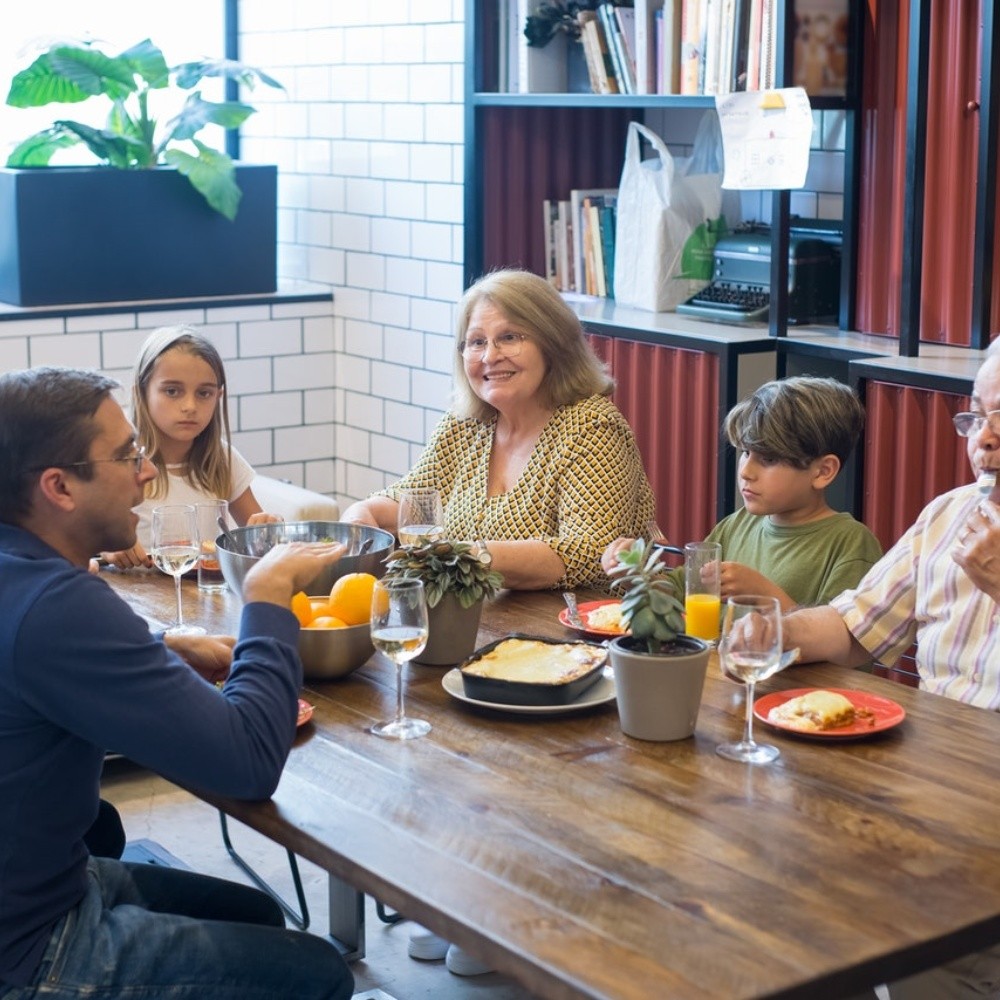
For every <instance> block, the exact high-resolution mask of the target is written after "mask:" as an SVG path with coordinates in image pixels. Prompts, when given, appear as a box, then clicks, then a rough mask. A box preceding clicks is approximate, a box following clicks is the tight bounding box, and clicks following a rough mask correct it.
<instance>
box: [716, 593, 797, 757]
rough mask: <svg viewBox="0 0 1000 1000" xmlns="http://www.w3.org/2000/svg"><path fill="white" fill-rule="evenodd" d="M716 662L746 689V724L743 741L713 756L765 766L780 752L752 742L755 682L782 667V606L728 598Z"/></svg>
mask: <svg viewBox="0 0 1000 1000" xmlns="http://www.w3.org/2000/svg"><path fill="white" fill-rule="evenodd" d="M719 662H720V664H721V666H722V670H723V672H724V673H725V674H727V675H728V676H729V677H732V678H733V680H737V681H742V682H743V683H744V684H746V687H747V721H746V731H745V733H744V735H743V739H742V740H739V741H738V742H736V743H723V744H722V745H721V746H718V747H716V748H715V749H716V753H719V754H721V755H722V756H723V757H728V758H729V759H730V760H739V761H743V762H745V763H749V764H767V763H768V762H769V761H772V760H774V758H775V757H777V756H778V755H779V753H780V752H781V751H780V750H778V748H777V747H775V746H770V745H769V744H766V743H755V742H754V739H753V692H754V685H756V683H757V681H762V680H765V679H766V678H768V677H770V676H771V675H772V674H775V673H777V672H778V670H779V669H780V668H781V605H780V603H779V602H778V599H777V598H776V597H759V596H757V595H755V594H742V595H740V596H738V597H731V598H729V600H728V602H727V603H726V608H725V612H724V614H723V619H722V636H721V638H720V639H719Z"/></svg>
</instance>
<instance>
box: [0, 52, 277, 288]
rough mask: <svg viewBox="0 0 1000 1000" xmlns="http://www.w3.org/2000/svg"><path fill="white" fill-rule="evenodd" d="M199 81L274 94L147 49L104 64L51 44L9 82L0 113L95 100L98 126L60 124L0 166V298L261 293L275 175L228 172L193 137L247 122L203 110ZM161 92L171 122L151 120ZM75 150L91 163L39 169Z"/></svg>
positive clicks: (265, 80)
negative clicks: (173, 97) (172, 62)
mask: <svg viewBox="0 0 1000 1000" xmlns="http://www.w3.org/2000/svg"><path fill="white" fill-rule="evenodd" d="M208 78H222V79H227V80H236V81H238V82H239V83H241V84H243V85H244V86H247V87H252V86H253V85H254V84H255V83H262V84H264V85H266V86H269V87H277V88H280V87H281V84H279V83H278V82H277V81H276V80H274V79H272V78H271V77H270V76H268V75H267V74H265V73H263V72H261V71H260V70H258V69H254V68H253V67H250V66H246V65H244V64H242V63H238V62H234V61H231V60H226V59H218V60H201V61H197V62H189V63H183V64H181V65H178V66H169V65H168V64H167V62H166V59H165V58H164V56H163V53H162V52H161V51H160V49H159V48H157V47H156V46H155V45H154V44H153V43H152V42H151V41H150V40H149V39H146V40H144V41H142V42H139V43H138V44H137V45H133V46H132V47H131V48H129V49H126V50H125V51H124V52H121V53H120V54H117V55H113V54H108V53H105V52H102V51H101V50H100V49H98V48H97V47H95V46H93V45H91V44H89V43H82V44H79V45H71V44H62V43H61V44H56V45H53V46H52V47H51V48H49V49H48V50H47V51H45V52H43V53H41V54H40V55H39V56H38V57H37V58H36V59H35V60H34V61H33V62H32V63H31V65H30V66H28V67H27V68H26V69H24V70H22V71H21V72H19V73H18V74H17V75H16V76H15V77H14V79H13V81H12V83H11V87H10V92H9V94H8V96H7V103H8V104H9V105H12V106H14V107H22V108H28V107H41V106H43V105H48V104H52V103H61V104H76V103H80V102H85V101H88V100H103V101H104V102H106V104H107V117H106V119H105V123H104V126H103V127H99V128H98V127H94V126H92V125H88V124H85V123H83V122H79V121H73V120H70V119H68V118H60V119H58V120H56V121H55V122H54V123H53V124H52V125H50V126H49V127H48V128H46V129H44V130H43V131H41V132H38V133H36V134H35V135H32V136H30V137H28V138H27V139H25V140H24V141H23V142H21V143H20V144H19V145H18V146H17V147H16V148H15V149H14V150H13V152H12V153H11V154H10V156H9V157H8V159H7V165H6V168H5V169H4V170H3V171H2V172H0V212H2V213H3V218H4V220H5V223H4V229H3V230H2V231H0V299H3V300H5V301H8V302H14V303H15V304H17V305H49V304H55V303H65V302H89V301H109V300H114V299H120V300H134V299H148V298H180V297H190V296H195V295H220V294H231V293H241V292H264V291H273V290H274V288H275V284H276V282H275V244H276V203H277V171H276V168H275V167H273V166H251V165H244V164H235V163H234V162H233V161H232V160H231V159H230V157H229V156H228V155H227V154H226V153H224V152H221V151H220V150H216V149H213V148H211V147H210V146H208V145H206V143H204V142H203V141H202V140H200V139H199V138H197V135H198V133H199V132H200V131H201V129H202V128H203V127H204V126H206V125H210V124H214V125H219V126H221V127H223V128H225V129H232V128H237V127H238V126H239V125H240V124H241V123H242V122H243V121H245V120H246V119H247V118H248V117H249V116H250V115H251V114H253V112H254V109H253V108H252V107H251V106H250V105H248V104H243V103H241V102H239V101H223V102H221V103H214V102H211V101H206V100H204V99H203V98H202V96H201V91H200V90H199V89H197V88H198V86H199V84H201V82H202V81H203V80H205V79H208ZM170 90H173V91H175V92H179V93H178V95H177V96H178V97H180V96H185V97H186V99H185V100H184V102H183V104H182V106H180V107H179V109H178V110H177V113H176V114H175V115H174V116H173V117H169V118H168V117H167V116H165V115H163V116H158V115H157V114H156V113H155V112H154V104H155V103H156V101H157V100H163V97H164V95H163V93H162V92H164V91H170ZM167 96H168V97H169V93H168V94H167ZM80 144H82V145H85V146H86V147H87V148H88V149H89V150H90V152H91V153H93V154H94V156H95V157H96V159H97V164H96V165H94V166H86V165H85V166H54V165H51V158H52V156H53V154H54V153H56V152H57V151H58V150H62V149H66V148H68V147H71V146H76V145H80ZM144 241H145V242H144ZM35 268H37V269H38V270H37V271H36V270H35Z"/></svg>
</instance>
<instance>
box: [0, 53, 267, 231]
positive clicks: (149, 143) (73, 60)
mask: <svg viewBox="0 0 1000 1000" xmlns="http://www.w3.org/2000/svg"><path fill="white" fill-rule="evenodd" d="M211 77H217V78H222V79H227V80H237V81H239V82H240V83H241V84H243V85H244V86H246V87H249V88H251V89H252V88H253V86H254V84H255V83H257V82H260V83H263V84H266V85H267V86H269V87H276V88H279V89H283V88H282V87H281V84H280V83H278V81H277V80H274V79H273V78H272V77H270V76H268V75H267V74H266V73H263V72H262V71H261V70H259V69H255V68H253V67H251V66H245V65H244V64H243V63H239V62H234V61H232V60H229V59H205V60H200V61H197V62H188V63H182V64H180V65H179V66H168V65H167V62H166V59H165V58H164V56H163V53H162V52H161V51H160V49H159V48H157V47H156V46H155V45H154V44H153V43H152V41H150V40H149V39H148V38H147V39H145V40H144V41H141V42H139V43H138V44H137V45H133V46H132V47H131V48H129V49H126V50H125V51H124V52H122V53H120V54H118V55H108V54H107V53H105V52H102V51H101V50H100V49H98V48H95V47H94V46H93V45H91V44H90V43H84V44H82V45H65V44H57V45H53V46H52V47H51V48H50V49H48V51H46V52H43V53H42V54H41V55H39V56H38V57H37V58H36V59H35V60H34V62H32V64H31V65H30V66H29V67H28V68H27V69H24V70H22V71H21V72H20V73H18V74H17V75H16V76H15V77H14V79H13V81H12V82H11V86H10V92H9V93H8V95H7V103H8V104H9V105H11V106H12V107H16V108H37V107H42V106H44V105H48V104H78V103H80V102H83V101H88V100H90V99H92V98H104V99H106V100H107V101H108V102H109V104H110V107H109V108H108V115H107V119H106V121H105V125H104V127H103V128H94V127H93V126H91V125H86V124H84V123H82V122H77V121H71V120H69V119H58V120H57V121H55V122H54V123H53V124H52V125H50V126H49V127H48V128H46V129H44V130H42V131H41V132H37V133H36V134H35V135H32V136H29V137H28V138H27V139H25V140H24V141H23V142H21V143H20V144H19V145H18V146H17V147H15V149H14V151H13V152H12V153H11V154H10V156H9V157H8V159H7V166H8V167H38V166H46V165H48V163H49V161H50V159H51V157H52V155H53V154H54V153H55V152H56V151H57V150H60V149H65V148H67V147H69V146H75V145H77V144H78V143H83V144H85V145H86V146H87V148H88V149H89V150H90V151H91V152H92V153H93V154H94V156H95V157H97V159H98V161H99V162H101V163H104V164H106V165H107V166H111V167H118V168H120V169H148V168H151V167H156V166H162V165H168V166H172V167H175V168H176V169H177V170H179V171H180V172H181V173H182V174H184V175H185V176H186V177H187V178H188V180H189V181H190V182H191V184H192V185H193V186H194V188H195V189H196V190H197V191H199V192H200V193H201V195H202V196H203V197H204V198H205V200H206V201H207V202H208V203H209V205H211V206H212V208H214V209H215V210H216V211H217V212H220V213H222V215H224V216H225V217H226V218H227V219H233V218H235V217H236V212H237V210H238V208H239V203H240V189H239V186H238V185H237V183H236V179H235V174H234V164H233V161H232V160H231V159H230V158H229V156H227V155H226V154H225V153H223V152H221V151H220V150H217V149H212V148H211V147H210V146H207V145H205V143H203V142H201V141H200V140H198V139H197V138H195V137H196V136H197V134H198V132H200V131H201V129H202V128H204V127H205V126H206V125H220V126H222V127H223V128H226V129H232V128H237V127H239V126H240V125H241V124H242V123H243V122H244V121H246V119H247V118H249V116H250V115H252V114H253V113H254V108H252V107H251V106H250V105H249V104H243V103H241V102H239V101H224V102H222V103H214V102H211V101H206V100H204V99H203V98H202V96H201V91H200V90H196V89H194V88H196V87H197V86H198V84H199V83H201V81H202V80H204V79H206V78H211ZM171 81H172V82H173V85H174V86H175V87H177V88H179V89H180V90H182V91H188V92H189V94H188V97H187V99H186V100H185V102H184V104H183V107H181V109H180V111H179V112H178V113H177V114H176V115H175V116H174V117H173V118H170V119H169V120H167V121H166V122H163V121H160V120H158V119H157V118H156V117H154V116H153V114H152V108H151V106H150V98H151V97H153V96H154V95H155V93H156V92H157V91H161V90H166V89H167V88H169V87H170V85H171ZM183 142H190V143H191V148H187V149H186V148H183V147H182V146H180V145H178V144H179V143H183Z"/></svg>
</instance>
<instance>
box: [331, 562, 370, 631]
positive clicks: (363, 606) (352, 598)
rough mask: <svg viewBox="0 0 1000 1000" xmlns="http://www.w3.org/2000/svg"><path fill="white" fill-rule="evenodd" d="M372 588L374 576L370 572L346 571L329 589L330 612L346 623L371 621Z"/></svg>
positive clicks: (356, 623)
mask: <svg viewBox="0 0 1000 1000" xmlns="http://www.w3.org/2000/svg"><path fill="white" fill-rule="evenodd" d="M374 589H375V577H373V576H372V575H371V573H347V574H346V575H344V576H342V577H340V579H339V580H337V582H336V583H334V585H333V589H332V590H331V591H330V614H332V615H333V616H334V617H336V618H340V619H341V620H342V621H344V622H346V623H347V624H348V625H362V624H364V623H365V622H368V621H371V617H372V591H373V590H374Z"/></svg>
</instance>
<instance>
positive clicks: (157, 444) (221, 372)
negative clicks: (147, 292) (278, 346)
mask: <svg viewBox="0 0 1000 1000" xmlns="http://www.w3.org/2000/svg"><path fill="white" fill-rule="evenodd" d="M175 348H176V349H177V350H180V351H185V352H186V353H188V354H193V355H194V356H195V357H198V358H201V360H202V361H204V362H205V363H206V364H207V365H208V366H209V367H210V368H211V369H212V371H213V372H214V373H215V378H216V381H217V382H218V384H219V389H220V390H221V391H220V394H219V398H218V400H217V402H216V405H215V412H214V413H213V414H212V419H211V421H210V422H209V424H208V426H207V427H206V428H205V429H204V430H203V431H202V432H201V433H200V434H199V435H198V436H197V437H196V438H195V439H194V441H192V442H191V451H190V453H189V454H188V467H187V471H186V473H185V474H184V478H185V479H186V480H187V481H188V482H189V483H190V484H191V485H192V486H194V487H197V488H198V489H201V490H204V491H205V492H206V493H211V494H212V495H213V496H217V497H223V498H226V497H228V496H229V494H230V493H231V492H232V449H231V447H230V444H229V407H228V405H227V402H226V392H225V388H226V372H225V369H224V368H223V366H222V357H221V355H220V354H219V352H218V351H217V350H216V348H215V345H214V344H213V343H212V342H211V341H210V340H207V339H206V338H205V337H203V336H202V335H201V334H200V333H198V331H197V330H195V329H194V327H191V326H184V325H178V326H162V327H160V328H159V329H157V330H154V331H153V332H152V333H151V334H150V335H149V336H148V337H147V338H146V341H145V343H143V345H142V347H141V348H140V350H139V357H138V359H137V360H136V363H135V371H134V378H133V382H132V419H133V420H134V421H135V427H136V433H137V435H138V440H139V444H140V445H142V446H143V447H144V448H145V449H146V455H147V456H148V458H149V460H150V461H151V462H152V463H153V464H154V465H155V466H156V479H154V480H152V481H151V482H150V483H149V484H148V485H147V487H146V496H147V497H151V498H154V499H155V498H157V497H163V496H166V495H167V468H166V464H165V462H164V461H163V450H162V444H161V438H160V430H159V428H158V427H157V426H156V424H155V423H154V422H153V419H152V417H151V416H150V415H149V403H148V401H147V399H146V394H147V392H148V390H149V381H150V379H151V378H152V377H153V370H154V368H155V367H156V362H157V361H158V360H159V359H160V357H161V356H162V355H164V354H166V352H167V351H172V350H174V349H175Z"/></svg>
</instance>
